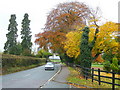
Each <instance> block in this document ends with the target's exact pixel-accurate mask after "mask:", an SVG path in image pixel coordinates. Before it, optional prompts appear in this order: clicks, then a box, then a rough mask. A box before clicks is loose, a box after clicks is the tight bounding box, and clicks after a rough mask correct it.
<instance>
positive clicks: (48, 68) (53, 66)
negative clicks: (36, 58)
mask: <svg viewBox="0 0 120 90" xmlns="http://www.w3.org/2000/svg"><path fill="white" fill-rule="evenodd" d="M54 69H55V65H54V63H53V62H47V63H46V65H45V70H54Z"/></svg>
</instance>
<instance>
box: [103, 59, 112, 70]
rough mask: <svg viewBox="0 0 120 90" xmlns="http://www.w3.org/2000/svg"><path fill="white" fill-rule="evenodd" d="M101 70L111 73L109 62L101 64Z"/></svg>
mask: <svg viewBox="0 0 120 90" xmlns="http://www.w3.org/2000/svg"><path fill="white" fill-rule="evenodd" d="M103 69H104V70H106V71H108V72H110V71H111V68H110V61H105V62H104V63H103Z"/></svg>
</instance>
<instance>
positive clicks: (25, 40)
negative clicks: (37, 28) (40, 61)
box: [21, 13, 32, 56]
mask: <svg viewBox="0 0 120 90" xmlns="http://www.w3.org/2000/svg"><path fill="white" fill-rule="evenodd" d="M28 17H29V15H28V14H27V13H25V15H24V19H23V20H22V31H21V35H22V37H21V39H22V42H21V45H22V54H23V55H25V56H26V55H27V56H29V55H30V54H31V47H32V42H31V37H32V35H30V34H31V31H30V27H29V26H30V20H29V19H28Z"/></svg>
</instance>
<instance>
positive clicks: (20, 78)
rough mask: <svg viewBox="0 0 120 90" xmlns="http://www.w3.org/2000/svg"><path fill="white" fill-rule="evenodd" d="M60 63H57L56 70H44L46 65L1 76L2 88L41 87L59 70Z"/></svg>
mask: <svg viewBox="0 0 120 90" xmlns="http://www.w3.org/2000/svg"><path fill="white" fill-rule="evenodd" d="M59 69H60V65H59V64H56V65H55V70H47V71H45V70H44V66H40V67H37V68H33V69H29V70H25V71H20V72H17V73H12V74H8V75H3V76H0V80H1V79H2V88H39V87H40V86H42V85H43V84H45V83H46V82H47V81H48V80H49V79H50V78H51V77H52V76H53V75H54V74H55V73H56V72H57V71H58V70H59Z"/></svg>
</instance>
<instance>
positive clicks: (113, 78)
mask: <svg viewBox="0 0 120 90" xmlns="http://www.w3.org/2000/svg"><path fill="white" fill-rule="evenodd" d="M114 84H115V73H114V72H112V90H114V89H115V85H114Z"/></svg>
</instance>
